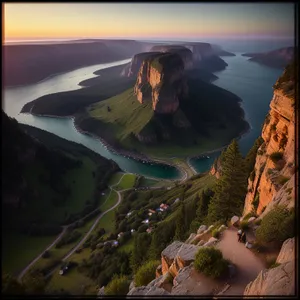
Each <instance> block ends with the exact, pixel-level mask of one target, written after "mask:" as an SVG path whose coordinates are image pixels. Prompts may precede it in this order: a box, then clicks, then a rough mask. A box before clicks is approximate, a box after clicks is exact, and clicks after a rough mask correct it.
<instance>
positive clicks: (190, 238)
mask: <svg viewBox="0 0 300 300" xmlns="http://www.w3.org/2000/svg"><path fill="white" fill-rule="evenodd" d="M195 236H196V233H191V234H190V236H189V238H188V239H187V240H186V241H185V243H187V244H189V243H190V242H191V241H192V240H193V239H194V237H195Z"/></svg>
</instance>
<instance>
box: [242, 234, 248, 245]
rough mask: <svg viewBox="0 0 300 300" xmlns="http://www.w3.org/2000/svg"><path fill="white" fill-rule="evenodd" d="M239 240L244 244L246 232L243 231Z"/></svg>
mask: <svg viewBox="0 0 300 300" xmlns="http://www.w3.org/2000/svg"><path fill="white" fill-rule="evenodd" d="M241 241H242V243H244V244H245V243H246V241H247V239H246V233H245V232H243V233H242V236H241Z"/></svg>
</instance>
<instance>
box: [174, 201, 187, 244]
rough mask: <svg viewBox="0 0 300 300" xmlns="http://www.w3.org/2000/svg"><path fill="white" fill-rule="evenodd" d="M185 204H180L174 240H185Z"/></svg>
mask: <svg viewBox="0 0 300 300" xmlns="http://www.w3.org/2000/svg"><path fill="white" fill-rule="evenodd" d="M185 232H186V230H185V206H184V203H181V204H180V207H179V212H178V217H177V220H176V230H175V236H174V240H179V241H181V240H183V239H184V237H185Z"/></svg>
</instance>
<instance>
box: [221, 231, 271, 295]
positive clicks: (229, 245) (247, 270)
mask: <svg viewBox="0 0 300 300" xmlns="http://www.w3.org/2000/svg"><path fill="white" fill-rule="evenodd" d="M247 240H249V241H251V240H253V238H252V236H251V237H250V238H248V237H247ZM217 248H218V249H220V250H221V251H222V253H223V256H224V258H226V259H230V261H231V262H232V263H233V264H234V265H235V266H236V275H235V276H234V277H233V278H232V279H231V280H230V281H228V284H229V285H230V287H229V289H227V290H226V291H225V292H224V293H223V294H222V295H243V292H244V290H245V287H246V285H247V284H248V283H249V282H250V281H252V280H254V279H255V278H256V277H257V275H258V274H259V272H260V271H261V270H263V269H264V268H265V265H264V262H263V261H262V259H261V258H259V257H258V256H256V255H255V254H254V253H253V252H252V251H251V250H250V249H248V248H246V247H245V244H244V243H239V242H238V240H237V229H236V228H234V227H231V228H228V229H227V230H225V231H224V232H223V236H222V238H221V240H220V242H219V243H218V245H217Z"/></svg>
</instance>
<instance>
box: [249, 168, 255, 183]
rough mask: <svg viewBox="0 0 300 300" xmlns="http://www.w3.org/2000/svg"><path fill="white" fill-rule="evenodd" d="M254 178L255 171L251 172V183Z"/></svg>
mask: <svg viewBox="0 0 300 300" xmlns="http://www.w3.org/2000/svg"><path fill="white" fill-rule="evenodd" d="M254 178H255V171H254V170H253V171H252V172H251V173H250V176H249V179H250V180H251V181H254Z"/></svg>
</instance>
